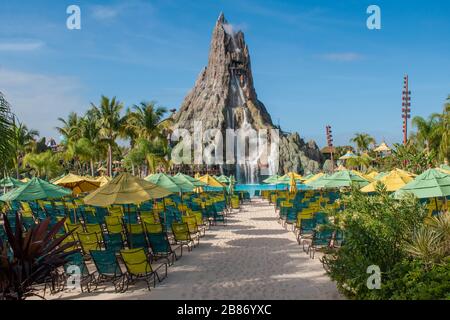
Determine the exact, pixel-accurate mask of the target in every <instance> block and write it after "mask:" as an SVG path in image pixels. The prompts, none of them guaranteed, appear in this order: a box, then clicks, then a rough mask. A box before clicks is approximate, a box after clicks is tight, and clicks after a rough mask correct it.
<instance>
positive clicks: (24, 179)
mask: <svg viewBox="0 0 450 320" xmlns="http://www.w3.org/2000/svg"><path fill="white" fill-rule="evenodd" d="M29 181H30V178H23V179H21V180H20V182H24V183H27V182H29Z"/></svg>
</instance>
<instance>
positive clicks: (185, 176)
mask: <svg viewBox="0 0 450 320" xmlns="http://www.w3.org/2000/svg"><path fill="white" fill-rule="evenodd" d="M174 177H177V178H183V179H185V180H187V181H189V182H191V183H192V184H193V185H194V186H195V187H203V186H205V185H206V183H204V182H202V181H199V180H197V179H195V178H193V177H191V176H189V175H187V174H183V173H181V172H179V173H177V174H176V175H174Z"/></svg>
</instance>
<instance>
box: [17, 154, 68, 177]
mask: <svg viewBox="0 0 450 320" xmlns="http://www.w3.org/2000/svg"><path fill="white" fill-rule="evenodd" d="M23 166H24V167H27V166H28V167H30V168H31V169H33V170H34V171H35V173H36V176H38V177H41V178H48V179H50V178H53V177H56V176H57V175H58V174H60V173H61V172H62V170H63V168H62V167H61V165H60V159H59V156H58V154H55V153H53V152H52V151H50V150H47V151H45V152H42V153H29V154H27V155H26V156H25V157H24V158H23Z"/></svg>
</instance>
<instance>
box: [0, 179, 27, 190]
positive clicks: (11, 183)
mask: <svg viewBox="0 0 450 320" xmlns="http://www.w3.org/2000/svg"><path fill="white" fill-rule="evenodd" d="M24 184H25V182H22V181H20V180H17V179H15V178H12V177H6V178H3V179H1V180H0V187H2V188H11V187H14V188H15V187H20V186H23V185H24Z"/></svg>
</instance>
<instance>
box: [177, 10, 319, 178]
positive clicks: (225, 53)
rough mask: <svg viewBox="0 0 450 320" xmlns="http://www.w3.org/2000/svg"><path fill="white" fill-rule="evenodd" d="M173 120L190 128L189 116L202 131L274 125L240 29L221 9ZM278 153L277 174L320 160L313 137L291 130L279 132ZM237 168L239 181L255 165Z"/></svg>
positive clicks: (312, 168)
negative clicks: (203, 59) (204, 58)
mask: <svg viewBox="0 0 450 320" xmlns="http://www.w3.org/2000/svg"><path fill="white" fill-rule="evenodd" d="M174 119H175V123H176V124H175V127H178V128H184V129H188V130H189V131H191V132H192V130H193V125H194V121H201V122H202V125H203V129H204V130H205V129H213V128H217V129H220V130H221V131H222V132H225V130H226V129H228V128H231V129H240V128H253V129H255V130H259V129H268V130H270V129H272V128H274V125H273V123H272V119H271V117H270V115H269V113H268V112H267V110H266V107H265V106H264V104H263V103H262V102H261V101H259V100H258V97H257V94H256V91H255V88H254V85H253V75H252V69H251V62H250V55H249V49H248V47H247V45H246V44H245V40H244V34H243V33H242V32H241V31H237V32H236V31H235V30H233V29H232V26H231V25H230V24H228V22H227V21H226V20H225V17H224V15H223V14H221V15H220V16H219V19H218V20H217V22H216V25H215V28H214V31H213V34H212V40H211V46H210V52H209V60H208V65H207V67H206V68H204V69H203V70H202V71H201V73H200V75H199V76H198V78H197V81H196V83H195V86H194V88H193V89H192V90H191V91H190V92H189V93H188V95H187V96H186V97H185V99H184V101H183V103H182V105H181V107H180V109H179V111H178V112H177V113H176V114H175V116H174ZM279 154H280V163H279V173H282V172H284V171H288V170H293V171H297V172H304V171H308V172H309V171H315V170H317V169H318V168H319V166H320V162H321V161H322V156H321V154H320V151H319V149H318V148H317V145H316V144H315V143H314V142H310V143H305V142H304V141H303V140H302V139H301V138H300V136H299V135H298V134H297V133H294V134H290V135H287V134H284V133H283V134H281V137H280V150H279ZM237 169H238V170H237V172H236V173H237V178H238V179H239V180H240V181H243V180H244V179H245V180H244V181H246V182H250V181H251V182H255V180H254V175H257V170H256V171H255V170H254V169H255V168H251V169H249V168H244V169H245V170H239V169H242V168H237ZM247 169H249V170H247ZM234 170H236V167H234V168H233V167H226V168H224V171H226V172H225V173H229V174H234V172H233V171H234ZM239 172H243V174H240V173H239ZM239 175H241V177H239ZM242 175H244V176H245V177H242ZM248 175H252V176H253V177H248Z"/></svg>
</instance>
